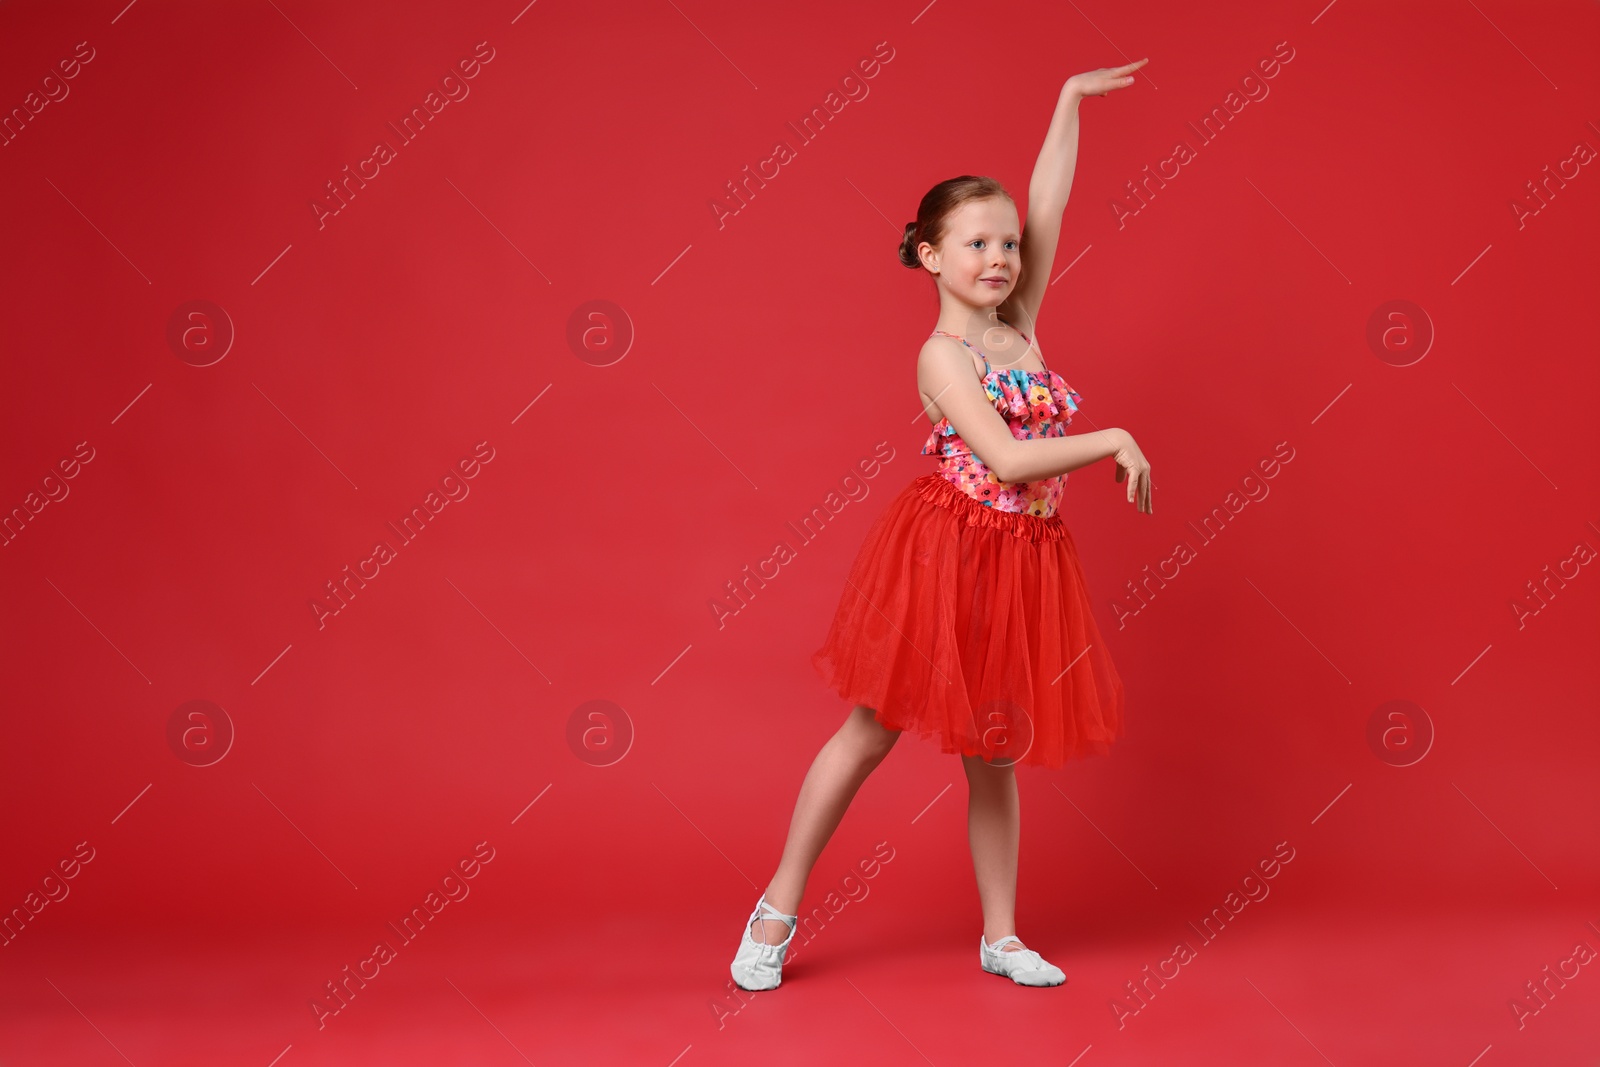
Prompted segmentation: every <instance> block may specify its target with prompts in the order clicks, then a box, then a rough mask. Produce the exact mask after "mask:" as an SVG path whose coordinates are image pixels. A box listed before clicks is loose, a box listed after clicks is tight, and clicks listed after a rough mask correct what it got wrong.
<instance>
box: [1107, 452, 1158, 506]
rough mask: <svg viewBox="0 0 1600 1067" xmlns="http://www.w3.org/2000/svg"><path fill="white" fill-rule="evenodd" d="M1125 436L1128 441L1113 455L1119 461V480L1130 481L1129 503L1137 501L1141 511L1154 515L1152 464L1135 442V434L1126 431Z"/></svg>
mask: <svg viewBox="0 0 1600 1067" xmlns="http://www.w3.org/2000/svg"><path fill="white" fill-rule="evenodd" d="M1123 437H1125V438H1126V439H1127V443H1126V444H1124V445H1123V446H1122V447H1121V448H1119V449H1117V450H1116V452H1115V453H1113V454H1112V457H1111V458H1112V459H1114V460H1116V461H1117V481H1119V482H1120V481H1123V480H1126V481H1127V482H1128V503H1130V504H1133V503H1137V504H1138V507H1139V510H1140V511H1142V512H1144V513H1145V514H1146V515H1154V514H1155V506H1154V504H1153V503H1152V502H1151V500H1150V464H1149V462H1148V461H1147V460H1146V459H1145V458H1144V453H1143V452H1141V451H1139V446H1138V445H1136V444H1135V443H1134V441H1133V435H1132V434H1129V433H1127V432H1126V431H1124V433H1123Z"/></svg>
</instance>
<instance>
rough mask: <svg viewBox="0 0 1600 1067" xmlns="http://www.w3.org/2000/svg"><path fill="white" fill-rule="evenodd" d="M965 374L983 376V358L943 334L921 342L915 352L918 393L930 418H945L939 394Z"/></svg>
mask: <svg viewBox="0 0 1600 1067" xmlns="http://www.w3.org/2000/svg"><path fill="white" fill-rule="evenodd" d="M968 375H970V376H971V377H972V378H973V379H976V380H982V378H983V360H982V359H981V358H980V357H979V356H978V355H977V353H975V352H973V351H972V350H971V349H969V348H968V347H967V346H966V345H964V344H962V343H961V342H960V341H957V340H956V339H955V338H953V337H945V336H943V335H942V334H935V335H933V336H930V337H929V338H928V339H927V340H926V341H924V342H922V350H921V351H920V352H918V353H917V393H918V399H920V400H921V402H922V408H923V410H924V411H926V412H927V414H928V418H929V419H931V420H932V421H933V422H935V423H937V422H938V421H939V420H940V419H942V418H944V412H943V411H941V410H939V405H938V402H937V401H938V397H939V394H940V393H943V392H944V391H945V390H946V389H949V388H950V387H951V386H952V385H954V384H956V383H957V382H959V381H960V380H961V379H962V378H963V377H966V376H968Z"/></svg>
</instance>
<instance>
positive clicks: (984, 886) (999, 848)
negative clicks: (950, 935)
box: [961, 756, 1022, 952]
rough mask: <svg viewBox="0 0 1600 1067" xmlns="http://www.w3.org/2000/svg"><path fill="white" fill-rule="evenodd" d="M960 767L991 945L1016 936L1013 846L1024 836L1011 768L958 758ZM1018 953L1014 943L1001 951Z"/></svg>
mask: <svg viewBox="0 0 1600 1067" xmlns="http://www.w3.org/2000/svg"><path fill="white" fill-rule="evenodd" d="M961 764H962V767H963V768H964V769H965V770H966V772H967V837H968V840H969V841H970V843H971V845H972V869H973V872H974V873H975V874H976V875H977V877H978V900H979V901H980V902H981V903H982V905H983V936H984V940H986V941H988V942H989V944H991V945H992V944H994V943H995V942H996V941H998V940H999V939H1000V938H1002V937H1005V936H1006V935H1007V934H1015V933H1016V932H1017V916H1016V911H1017V846H1018V843H1019V841H1020V840H1021V831H1022V825H1021V824H1022V816H1021V806H1020V804H1019V803H1018V801H1017V776H1016V772H1015V771H1014V770H1013V769H1012V768H1011V766H1010V765H1009V764H1002V765H1000V766H995V765H994V764H991V763H987V762H985V761H984V760H983V759H981V758H979V757H977V756H962V757H961ZM1021 947H1022V946H1020V945H1018V944H1017V943H1016V942H1015V941H1013V942H1011V943H1009V944H1008V945H1006V947H1005V950H1004V951H1007V952H1016V951H1019V950H1020V949H1021Z"/></svg>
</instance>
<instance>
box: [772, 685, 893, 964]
mask: <svg viewBox="0 0 1600 1067" xmlns="http://www.w3.org/2000/svg"><path fill="white" fill-rule="evenodd" d="M899 739H900V731H898V730H890V729H887V728H886V727H884V726H883V725H882V724H881V723H879V722H878V721H877V720H876V719H874V718H873V717H872V709H871V708H866V707H861V706H860V705H857V706H856V707H855V708H853V709H851V712H850V716H849V718H847V719H845V721H844V725H843V726H841V727H839V732H838V733H836V734H834V735H833V736H832V737H830V738H829V739H828V742H827V743H826V744H825V745H823V746H822V750H821V751H819V752H818V753H817V758H816V759H815V760H813V761H812V762H811V769H810V770H809V771H807V772H806V779H805V781H804V782H803V783H801V786H800V796H799V798H798V799H796V800H795V804H794V816H793V818H792V819H790V821H789V837H788V840H786V841H785V842H784V844H783V858H782V859H780V860H779V861H778V870H777V873H776V874H774V875H773V876H772V881H771V882H769V883H767V889H766V893H767V903H769V904H771V905H772V906H773V907H774V908H777V909H778V910H779V911H781V912H783V913H784V914H785V915H798V914H799V913H800V899H801V897H802V896H804V895H805V889H806V879H807V878H809V877H810V875H811V868H812V867H813V866H815V865H816V862H817V857H818V856H820V855H822V848H823V846H824V845H826V844H827V843H828V839H829V838H830V837H832V836H833V831H834V830H835V829H837V828H838V826H839V820H841V819H842V818H844V813H845V809H847V808H848V807H849V806H850V801H851V800H852V799H854V798H855V795H856V790H857V789H859V788H861V783H862V782H864V781H866V780H867V776H868V775H870V774H871V773H872V772H873V771H874V770H875V769H876V768H877V766H878V764H880V763H882V762H883V757H885V756H887V755H888V754H889V750H890V749H891V748H893V747H894V743H895V742H896V741H897V740H899ZM758 927H765V931H762V930H760V929H758ZM750 936H751V937H752V938H755V939H756V940H757V941H764V942H766V943H767V944H770V945H776V944H778V943H779V942H781V941H782V940H783V939H784V938H786V937H788V936H789V927H788V924H786V923H784V922H781V921H780V920H778V919H765V920H757V921H756V922H753V923H751V924H750Z"/></svg>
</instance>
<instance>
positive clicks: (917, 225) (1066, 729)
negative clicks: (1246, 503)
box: [731, 59, 1152, 990]
mask: <svg viewBox="0 0 1600 1067" xmlns="http://www.w3.org/2000/svg"><path fill="white" fill-rule="evenodd" d="M1147 62H1148V60H1146V59H1141V60H1139V61H1138V62H1135V63H1129V64H1127V65H1126V66H1121V67H1111V68H1103V69H1100V70H1095V71H1090V72H1088V73H1085V74H1078V75H1074V76H1073V77H1071V78H1069V79H1068V80H1067V82H1066V84H1065V85H1064V86H1063V87H1062V89H1061V95H1060V100H1059V102H1058V103H1057V105H1056V110H1055V115H1054V117H1053V118H1052V119H1051V122H1050V130H1049V132H1048V133H1047V134H1046V136H1045V141H1044V147H1043V148H1042V149H1041V150H1040V153H1039V159H1038V162H1037V163H1036V164H1035V166H1034V171H1033V178H1032V181H1031V182H1030V183H1029V186H1028V220H1027V229H1026V230H1025V231H1021V232H1019V227H1018V220H1017V207H1016V204H1015V202H1014V201H1013V200H1012V199H1011V197H1010V195H1009V194H1008V193H1007V192H1006V191H1005V189H1004V188H1003V187H1002V186H1001V185H1000V183H999V182H997V181H995V180H994V179H992V178H981V177H971V176H965V175H964V176H962V177H959V178H951V179H949V180H948V181H943V182H940V183H939V184H938V185H936V186H934V187H933V188H932V189H931V190H929V191H928V193H927V195H926V196H924V197H923V198H922V203H921V205H920V206H919V207H918V209H917V220H916V221H915V222H913V223H909V224H907V226H906V229H905V236H904V238H903V240H902V241H901V243H900V261H901V262H902V263H903V264H905V265H906V266H907V267H911V268H913V269H916V270H925V271H927V272H928V274H929V275H930V276H931V277H932V279H933V283H934V286H935V289H936V291H937V293H938V296H939V319H938V328H936V329H935V330H934V331H933V333H932V334H930V335H929V337H928V339H927V340H926V341H925V342H924V343H923V345H922V352H921V355H920V356H919V357H918V361H917V386H918V388H919V389H920V390H921V394H922V403H923V406H924V409H925V410H926V412H927V414H928V418H929V419H930V420H932V422H933V427H932V430H931V432H930V433H929V436H928V441H927V444H926V445H924V446H923V449H922V453H923V454H924V455H933V456H937V457H939V462H938V467H937V468H936V469H935V470H934V471H933V472H932V473H929V474H925V475H923V476H921V477H919V478H917V479H915V480H913V481H912V482H911V483H910V484H909V485H907V486H906V488H905V489H904V490H902V491H901V493H900V494H899V495H898V496H897V497H896V498H895V499H894V500H892V501H891V502H890V503H889V505H888V506H887V507H886V509H885V510H884V512H883V513H882V514H881V515H880V516H879V517H878V519H877V520H876V521H875V522H874V524H873V526H872V528H871V529H870V530H869V531H868V533H867V536H866V539H865V541H864V542H863V544H862V546H861V549H860V551H859V553H858V554H857V556H856V559H855V562H854V563H853V564H852V566H851V568H850V574H849V578H848V579H847V581H846V583H845V589H844V593H843V595H842V596H841V598H840V600H839V606H838V609H837V611H836V612H835V614H834V617H833V622H832V624H831V625H830V627H829V630H828V634H827V637H826V639H825V640H824V641H823V644H822V647H821V648H820V649H818V650H817V652H816V653H815V654H814V655H813V657H812V663H813V665H814V667H815V668H816V670H817V672H818V673H819V674H820V675H821V676H822V678H823V679H824V680H825V681H826V682H827V683H828V684H829V685H830V686H831V687H832V688H833V689H835V690H836V691H837V692H838V693H839V694H840V695H841V696H843V697H844V698H845V699H846V700H847V701H849V702H851V703H852V704H853V705H854V707H853V709H852V710H851V712H850V714H849V717H848V718H847V719H846V720H845V723H844V725H843V726H842V727H841V728H840V729H839V732H838V733H836V734H835V735H834V736H833V737H832V738H831V739H829V741H828V742H827V743H826V744H825V745H823V746H822V750H821V751H820V752H819V753H818V754H817V757H816V759H815V761H813V763H812V764H811V769H810V771H809V772H808V773H807V774H806V778H805V782H804V783H803V784H802V785H801V787H800V795H799V798H798V800H797V801H796V803H795V809H794V816H793V819H792V820H791V822H790V824H789V837H788V840H787V841H786V842H785V843H784V847H783V856H782V859H781V860H780V862H779V864H778V869H777V872H776V873H775V874H774V875H773V877H772V880H771V881H770V882H769V883H768V884H767V887H766V890H765V891H764V892H763V893H762V894H761V898H760V899H759V900H758V901H757V902H756V907H755V910H754V911H752V912H751V914H750V918H749V919H747V920H746V921H745V926H744V930H743V931H742V934H741V937H740V943H739V949H738V954H737V955H736V956H735V957H734V960H733V964H732V967H731V970H732V973H733V979H734V981H735V982H737V983H738V984H739V986H740V987H741V988H743V989H750V990H761V989H774V988H776V987H777V986H778V985H779V984H780V983H781V981H782V971H783V961H784V957H785V955H786V954H787V952H788V948H789V944H790V942H791V941H792V940H793V939H794V934H795V929H796V927H797V926H798V923H799V915H798V912H799V910H800V900H801V896H802V894H803V893H804V891H805V885H806V879H807V878H808V877H809V876H810V874H811V868H812V866H813V865H814V864H815V863H816V860H817V857H818V856H819V855H820V854H821V852H822V849H823V846H824V845H826V844H827V842H828V839H829V837H831V836H832V835H833V831H834V829H835V828H836V827H837V826H838V825H839V820H840V819H841V818H843V816H844V812H845V809H846V808H847V807H848V806H849V804H850V801H851V799H852V798H854V796H855V794H856V790H857V789H859V788H860V786H861V783H862V782H864V781H865V780H866V778H867V776H868V775H870V774H871V773H872V771H873V770H874V769H875V768H876V767H877V766H878V764H879V763H881V762H882V760H883V758H884V756H886V755H888V753H889V750H890V748H892V747H893V746H894V743H895V741H896V740H897V739H898V738H899V736H900V734H901V733H902V732H904V731H907V730H910V731H912V732H914V733H916V734H918V735H919V736H921V737H923V738H925V739H928V740H931V741H935V742H937V743H938V744H939V746H940V749H941V750H942V751H944V752H949V753H953V754H958V755H960V756H961V761H962V765H963V767H964V768H965V770H966V775H967V784H968V801H967V805H968V806H967V832H968V837H969V840H970V843H971V847H972V864H973V868H974V871H975V872H976V875H977V880H978V894H979V898H980V899H981V901H982V904H983V933H982V936H981V937H980V938H979V953H978V958H979V962H980V963H981V964H982V966H983V969H984V970H985V971H988V972H990V973H992V974H999V975H1005V976H1007V977H1009V978H1011V979H1012V981H1014V982H1016V983H1017V984H1018V985H1025V986H1053V985H1060V984H1061V983H1062V982H1064V981H1066V976H1065V975H1064V974H1063V973H1062V971H1061V969H1060V968H1059V967H1056V966H1055V965H1053V964H1051V963H1048V962H1046V961H1045V959H1044V958H1043V957H1042V956H1040V955H1039V953H1037V952H1035V951H1034V950H1032V949H1029V948H1027V947H1025V946H1024V945H1023V943H1022V941H1021V940H1020V939H1019V938H1018V937H1017V935H1016V927H1015V910H1016V894H1017V845H1018V839H1019V813H1018V803H1017V783H1016V777H1015V772H1014V770H1013V767H1014V766H1015V765H1016V764H1018V763H1021V764H1026V765H1033V766H1041V767H1051V768H1058V767H1060V766H1062V765H1063V764H1064V763H1065V762H1066V761H1067V760H1068V759H1072V758H1076V757H1081V756H1085V755H1088V754H1091V753H1096V754H1104V753H1105V752H1106V751H1107V750H1108V748H1109V746H1110V744H1111V742H1113V741H1114V740H1116V739H1117V738H1118V737H1120V736H1122V734H1123V732H1124V731H1123V721H1122V720H1123V689H1122V680H1121V678H1120V677H1119V676H1118V674H1117V670H1116V667H1115V666H1114V665H1113V664H1112V662H1111V657H1110V655H1109V654H1108V653H1107V650H1106V647H1105V644H1104V642H1103V641H1102V640H1101V638H1100V633H1099V630H1098V629H1097V628H1096V626H1095V622H1094V617H1093V615H1092V613H1091V611H1090V605H1089V596H1088V593H1087V591H1086V590H1085V588H1084V580H1083V571H1082V568H1081V567H1080V565H1079V562H1078V553H1077V548H1076V546H1075V545H1074V543H1073V540H1072V534H1071V533H1070V532H1069V531H1068V529H1067V526H1066V524H1065V523H1064V522H1063V521H1062V519H1061V516H1060V515H1058V514H1057V509H1058V507H1059V505H1060V503H1061V498H1062V493H1063V491H1064V490H1065V488H1066V479H1067V472H1069V471H1074V470H1077V469H1078V468H1080V467H1086V466H1088V465H1090V464H1092V463H1097V462H1099V461H1100V460H1102V459H1106V458H1108V457H1109V458H1112V459H1114V460H1115V461H1116V480H1117V482H1119V483H1121V482H1123V481H1126V482H1127V495H1128V501H1129V502H1130V503H1132V504H1134V505H1135V506H1136V508H1137V510H1138V511H1140V512H1142V513H1145V514H1151V513H1152V507H1151V499H1150V464H1149V463H1147V462H1146V461H1145V458H1144V455H1143V453H1141V452H1140V451H1139V446H1138V445H1137V444H1135V443H1134V440H1133V437H1132V435H1131V434H1129V433H1128V432H1127V431H1126V430H1123V429H1120V428H1116V427H1111V428H1107V429H1102V430H1095V431H1093V432H1090V433H1077V434H1069V433H1068V432H1067V427H1068V425H1069V424H1070V423H1071V421H1072V416H1073V414H1074V413H1076V412H1077V411H1078V404H1079V401H1080V399H1081V398H1080V397H1079V395H1078V393H1077V392H1076V391H1075V390H1074V389H1073V388H1072V387H1071V386H1069V385H1068V384H1067V382H1066V381H1065V380H1064V379H1063V378H1062V377H1061V375H1060V374H1058V373H1057V372H1056V371H1054V370H1052V369H1050V367H1049V366H1048V365H1047V363H1046V362H1045V358H1044V353H1043V352H1042V351H1040V349H1039V346H1038V344H1037V341H1038V336H1039V333H1038V329H1037V327H1036V324H1037V322H1038V317H1039V305H1040V303H1041V302H1042V301H1043V299H1044V294H1045V289H1046V286H1047V285H1048V283H1049V280H1050V265H1051V263H1052V261H1053V260H1054V259H1055V252H1056V243H1057V241H1058V240H1059V238H1060V231H1061V218H1062V214H1063V212H1064V211H1065V210H1066V205H1067V196H1068V193H1069V192H1070V191H1071V188H1072V174H1073V170H1074V169H1075V168H1076V166H1077V157H1078V106H1079V103H1080V101H1082V100H1083V99H1084V98H1085V97H1089V96H1105V95H1106V94H1107V93H1110V92H1112V91H1113V90H1116V89H1121V88H1123V87H1125V86H1128V85H1131V84H1132V83H1133V77H1132V74H1133V72H1134V71H1136V70H1138V69H1139V68H1140V67H1142V66H1144V65H1145V63H1147ZM1024 330H1026V332H1024ZM1080 369H1082V368H1081V366H1080V364H1079V363H1077V362H1074V363H1073V365H1072V371H1071V373H1072V374H1073V376H1074V377H1077V376H1078V371H1079V370H1080ZM791 913H793V914H791Z"/></svg>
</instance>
